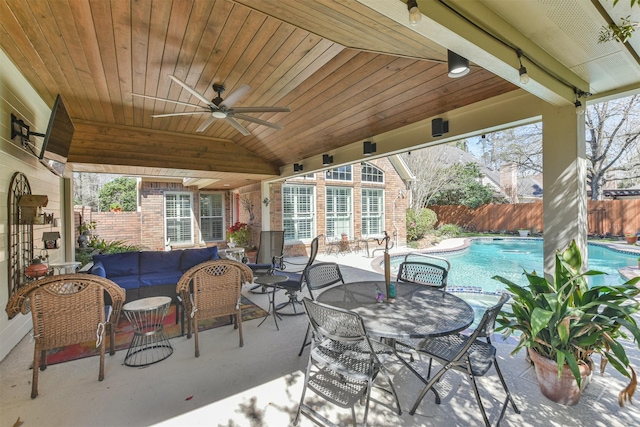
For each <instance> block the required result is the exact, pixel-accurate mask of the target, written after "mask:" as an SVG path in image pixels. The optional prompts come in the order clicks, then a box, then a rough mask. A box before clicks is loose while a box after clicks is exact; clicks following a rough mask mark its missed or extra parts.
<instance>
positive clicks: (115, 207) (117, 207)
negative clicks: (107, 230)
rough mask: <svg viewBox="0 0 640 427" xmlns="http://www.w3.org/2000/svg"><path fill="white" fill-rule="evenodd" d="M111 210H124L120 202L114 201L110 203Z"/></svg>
mask: <svg viewBox="0 0 640 427" xmlns="http://www.w3.org/2000/svg"><path fill="white" fill-rule="evenodd" d="M109 210H111V212H122V206H121V205H120V203H118V202H114V203H111V204H110V205H109Z"/></svg>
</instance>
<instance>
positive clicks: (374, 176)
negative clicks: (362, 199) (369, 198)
mask: <svg viewBox="0 0 640 427" xmlns="http://www.w3.org/2000/svg"><path fill="white" fill-rule="evenodd" d="M361 179H362V182H376V183H380V184H384V171H383V170H382V169H380V168H378V167H377V166H374V165H372V164H371V163H363V164H362V173H361Z"/></svg>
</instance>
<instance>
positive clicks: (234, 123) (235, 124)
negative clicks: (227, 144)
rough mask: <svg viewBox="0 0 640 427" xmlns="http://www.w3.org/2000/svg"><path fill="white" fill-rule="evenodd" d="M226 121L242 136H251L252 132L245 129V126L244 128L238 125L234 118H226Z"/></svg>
mask: <svg viewBox="0 0 640 427" xmlns="http://www.w3.org/2000/svg"><path fill="white" fill-rule="evenodd" d="M225 120H226V121H227V123H229V124H230V125H231V126H233V127H234V128H236V130H237V131H238V132H240V133H241V134H243V135H244V136H249V135H251V132H249V131H248V130H247V129H245V127H244V126H242V125H241V124H240V123H238V122H237V121H236V120H235V119H234V118H233V117H229V116H227V117H226V118H225Z"/></svg>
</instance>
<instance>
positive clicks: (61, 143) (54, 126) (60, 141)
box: [38, 95, 75, 176]
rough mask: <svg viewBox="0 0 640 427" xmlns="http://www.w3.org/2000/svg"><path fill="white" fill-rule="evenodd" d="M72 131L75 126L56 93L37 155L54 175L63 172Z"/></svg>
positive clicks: (60, 174)
mask: <svg viewBox="0 0 640 427" xmlns="http://www.w3.org/2000/svg"><path fill="white" fill-rule="evenodd" d="M74 131H75V127H74V126H73V122H72V121H71V117H70V116H69V113H68V112H67V108H66V107H65V105H64V102H63V101H62V97H61V96H60V95H58V96H57V98H56V102H55V104H53V110H51V117H50V118H49V126H48V127H47V133H45V134H44V141H43V143H42V148H41V150H40V155H39V156H38V157H39V159H40V162H41V163H42V164H43V165H45V166H46V167H47V168H48V169H49V170H50V171H51V172H53V173H54V174H56V175H59V176H62V174H63V173H64V168H65V165H66V163H67V157H68V156H69V148H70V147H71V140H72V139H73V133H74Z"/></svg>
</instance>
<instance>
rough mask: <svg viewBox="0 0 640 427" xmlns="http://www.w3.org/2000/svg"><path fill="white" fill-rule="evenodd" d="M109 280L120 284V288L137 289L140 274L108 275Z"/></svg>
mask: <svg viewBox="0 0 640 427" xmlns="http://www.w3.org/2000/svg"><path fill="white" fill-rule="evenodd" d="M109 280H111V281H112V282H114V283H115V284H117V285H118V286H120V287H121V288H122V289H138V288H139V287H140V276H139V275H138V274H134V275H131V276H116V277H109Z"/></svg>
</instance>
